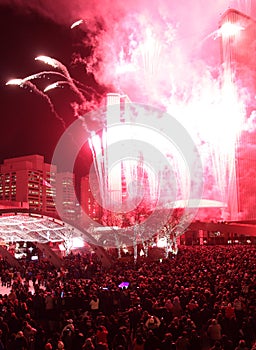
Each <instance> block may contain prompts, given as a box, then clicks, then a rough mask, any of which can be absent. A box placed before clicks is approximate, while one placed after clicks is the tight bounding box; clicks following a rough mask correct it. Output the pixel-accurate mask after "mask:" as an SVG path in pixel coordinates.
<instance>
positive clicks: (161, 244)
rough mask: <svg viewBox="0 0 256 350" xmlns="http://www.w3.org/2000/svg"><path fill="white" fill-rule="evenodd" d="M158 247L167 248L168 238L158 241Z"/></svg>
mask: <svg viewBox="0 0 256 350" xmlns="http://www.w3.org/2000/svg"><path fill="white" fill-rule="evenodd" d="M156 246H157V247H158V248H165V247H166V246H167V239H166V237H162V238H160V239H159V240H158V241H157V244H156Z"/></svg>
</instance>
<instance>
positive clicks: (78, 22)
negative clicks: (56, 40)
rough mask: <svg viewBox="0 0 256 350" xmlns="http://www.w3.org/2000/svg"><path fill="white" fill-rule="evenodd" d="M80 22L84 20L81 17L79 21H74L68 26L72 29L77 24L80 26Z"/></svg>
mask: <svg viewBox="0 0 256 350" xmlns="http://www.w3.org/2000/svg"><path fill="white" fill-rule="evenodd" d="M82 23H84V21H83V20H82V19H80V20H79V21H76V22H74V23H73V24H72V25H71V26H70V28H71V29H73V28H75V27H77V26H80V24H82Z"/></svg>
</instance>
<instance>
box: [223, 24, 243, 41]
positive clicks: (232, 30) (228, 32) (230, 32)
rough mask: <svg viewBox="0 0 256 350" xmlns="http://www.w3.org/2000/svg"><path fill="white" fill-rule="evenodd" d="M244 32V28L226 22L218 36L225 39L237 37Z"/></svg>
mask: <svg viewBox="0 0 256 350" xmlns="http://www.w3.org/2000/svg"><path fill="white" fill-rule="evenodd" d="M242 30H244V27H242V26H240V25H239V24H237V23H231V22H225V23H224V24H223V25H222V26H221V27H220V29H219V30H218V31H217V36H218V37H220V36H222V37H223V38H229V37H232V36H235V35H237V34H238V33H239V32H241V31H242Z"/></svg>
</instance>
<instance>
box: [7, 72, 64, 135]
mask: <svg viewBox="0 0 256 350" xmlns="http://www.w3.org/2000/svg"><path fill="white" fill-rule="evenodd" d="M6 85H17V86H19V87H21V88H26V87H28V88H30V89H31V91H33V92H35V93H36V94H38V95H39V96H41V97H42V98H43V99H45V100H46V101H47V103H48V104H49V106H50V109H51V112H52V113H53V114H54V116H55V117H56V118H57V119H58V120H59V121H60V122H61V124H62V126H63V128H64V130H65V129H66V123H65V121H64V120H63V118H61V117H60V116H59V115H58V113H57V112H56V111H55V108H54V106H53V104H52V101H51V100H50V98H49V97H48V96H47V95H45V94H44V93H43V92H42V91H41V90H39V89H38V88H37V86H36V85H35V84H33V83H31V81H30V80H26V78H25V79H11V80H9V81H8V82H7V83H6Z"/></svg>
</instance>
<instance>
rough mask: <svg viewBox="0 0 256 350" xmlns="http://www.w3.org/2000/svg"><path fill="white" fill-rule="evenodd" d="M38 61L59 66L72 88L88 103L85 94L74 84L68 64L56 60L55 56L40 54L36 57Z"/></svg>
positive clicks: (83, 101)
mask: <svg viewBox="0 0 256 350" xmlns="http://www.w3.org/2000/svg"><path fill="white" fill-rule="evenodd" d="M35 60H36V61H42V62H44V63H46V64H49V65H51V66H52V67H54V68H58V69H60V70H61V71H62V72H63V75H64V76H65V77H66V79H67V81H68V82H69V83H70V87H71V89H72V90H73V91H74V92H75V93H76V94H77V95H78V96H79V97H80V99H81V102H82V103H86V99H85V98H84V95H83V94H82V93H81V91H80V90H79V89H78V88H77V86H76V85H75V84H74V80H73V79H72V77H71V75H70V74H69V71H68V70H67V68H66V66H65V65H64V64H62V63H61V62H59V61H58V60H56V59H55V58H51V57H48V56H38V57H36V58H35Z"/></svg>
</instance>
